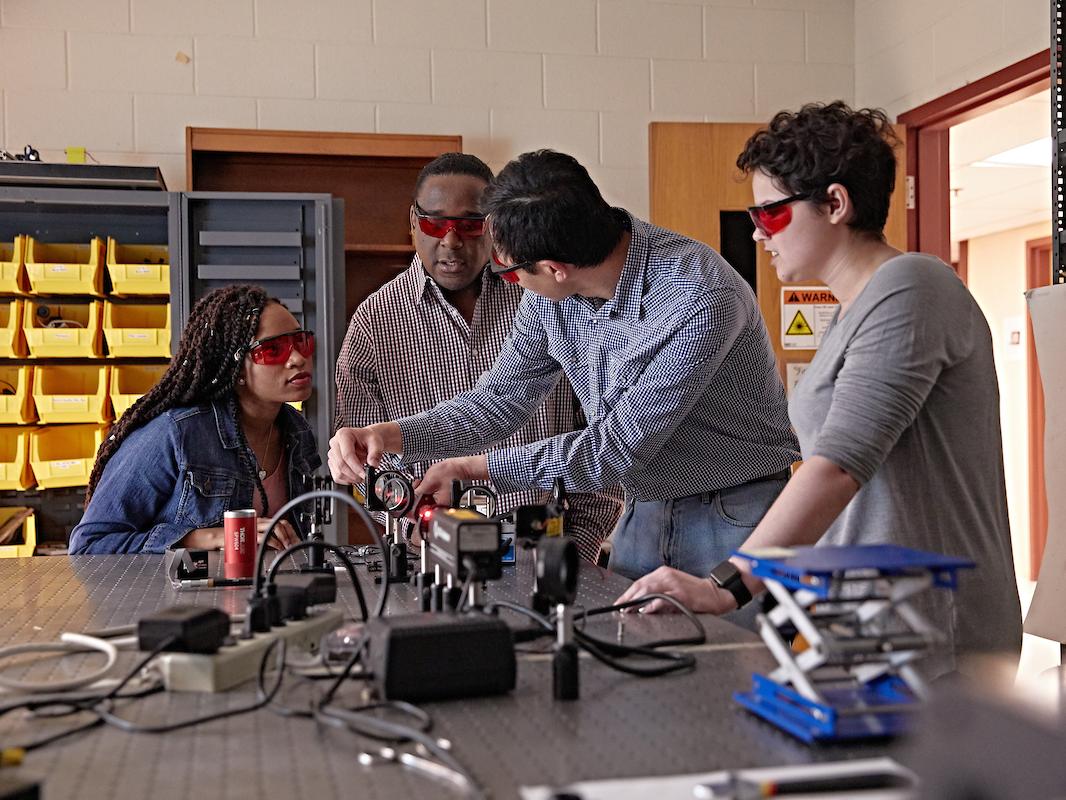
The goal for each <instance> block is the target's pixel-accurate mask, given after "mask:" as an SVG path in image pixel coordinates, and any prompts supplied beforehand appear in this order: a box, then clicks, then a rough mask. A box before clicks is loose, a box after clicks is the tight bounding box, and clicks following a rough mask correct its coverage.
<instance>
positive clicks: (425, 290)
mask: <svg viewBox="0 0 1066 800" xmlns="http://www.w3.org/2000/svg"><path fill="white" fill-rule="evenodd" d="M404 275H405V277H407V278H408V279H409V280H408V282H407V288H408V290H409V292H410V298H411V302H412V303H413V304H414V305H415V307H416V308H417V307H418V306H420V305H422V303H423V302H424V301H425V300H426V298H427V297H429V298H432V299H433V300H435V301H436V302H438V303H447V302H448V301H447V300H445V299H444V294H443V293H442V292H441V289H440V287H439V286H438V285H437V284H436V282H435V281H434V280H433V279H432V278H431V277H429V273H428V272H426V270H425V269H424V268H423V267H422V259H420V258H419V257H418V253H415V255H414V257H412V259H411V266H410V267H408V268H407V270H405V272H404ZM498 285H503V286H506V285H507V284H506V282H505V281H504V280H503V279H502V278H500V277H499V276H498V275H496V274H494V273H493V272H492V270H491V269H484V268H483V269H482V270H481V297H484V296H485V293H486V292H489V291H492V290H493V289H495V288H496V287H497V286H498ZM478 302H481V298H480V297H479V298H478Z"/></svg>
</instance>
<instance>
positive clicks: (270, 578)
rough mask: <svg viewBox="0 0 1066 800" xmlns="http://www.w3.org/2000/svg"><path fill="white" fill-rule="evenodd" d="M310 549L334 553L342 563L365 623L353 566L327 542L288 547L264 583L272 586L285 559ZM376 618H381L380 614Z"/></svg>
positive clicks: (366, 617) (282, 552)
mask: <svg viewBox="0 0 1066 800" xmlns="http://www.w3.org/2000/svg"><path fill="white" fill-rule="evenodd" d="M312 547H322V548H325V549H326V550H328V551H329V552H331V553H335V554H336V555H337V556H339V557H340V559H341V561H343V562H344V568H345V569H346V570H347V571H348V577H349V578H351V581H352V588H354V589H355V599H356V600H357V601H358V602H359V611H360V613H361V614H362V615H363V622H366V621H367V620H368V619H369V618H370V617H369V614H367V610H366V598H365V597H364V596H363V587H362V586H361V585H360V583H359V578H358V576H357V575H356V574H355V565H353V564H352V562H351V559H349V558H348V556H347V555H345V554H344V551H342V550H341V549H340V548H339V547H337V545H335V544H330V543H329V542H312V541H302V542H297V543H296V544H291V545H289V546H288V547H286V548H285V549H284V550H282V551H281V553H279V554H278V557H277V558H275V559H274V563H273V564H271V565H270V571H269V572H268V573H267V577H266V583H267V584H272V583H273V582H274V579H275V577H277V572H278V567H280V566H281V562H282V561H284V560H285V558H286V557H288V556H292V555H293V554H294V553H298V552H299V551H300V550H310V549H311V548H312ZM378 616H381V615H380V613H379V614H378Z"/></svg>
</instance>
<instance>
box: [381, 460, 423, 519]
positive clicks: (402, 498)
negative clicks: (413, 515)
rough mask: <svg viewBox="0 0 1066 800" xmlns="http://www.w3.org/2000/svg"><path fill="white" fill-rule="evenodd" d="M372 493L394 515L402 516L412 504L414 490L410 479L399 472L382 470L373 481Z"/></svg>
mask: <svg viewBox="0 0 1066 800" xmlns="http://www.w3.org/2000/svg"><path fill="white" fill-rule="evenodd" d="M374 494H375V495H376V496H377V498H378V500H380V501H381V504H382V505H383V506H384V507H385V511H387V512H388V513H389V514H391V515H392V516H394V517H399V516H403V515H404V514H406V513H407V512H408V511H410V510H411V506H413V505H414V500H415V490H414V487H413V486H412V485H411V479H410V478H408V477H407V476H406V475H404V474H402V473H399V472H392V471H390V472H383V473H382V474H381V475H379V476H378V478H377V479H376V480H375V481H374Z"/></svg>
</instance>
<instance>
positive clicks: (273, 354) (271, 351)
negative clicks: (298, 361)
mask: <svg viewBox="0 0 1066 800" xmlns="http://www.w3.org/2000/svg"><path fill="white" fill-rule="evenodd" d="M293 350H295V351H296V352H297V353H299V354H300V355H301V356H303V357H304V358H310V357H311V356H313V355H314V354H315V335H314V333H312V332H311V331H291V332H290V333H279V334H278V335H277V336H268V337H267V338H266V339H259V340H257V341H254V342H252V343H251V344H250V345H248V355H249V356H250V357H251V359H252V363H253V364H266V365H268V366H276V365H278V364H284V363H285V362H286V361H288V360H289V356H291V355H292V351H293Z"/></svg>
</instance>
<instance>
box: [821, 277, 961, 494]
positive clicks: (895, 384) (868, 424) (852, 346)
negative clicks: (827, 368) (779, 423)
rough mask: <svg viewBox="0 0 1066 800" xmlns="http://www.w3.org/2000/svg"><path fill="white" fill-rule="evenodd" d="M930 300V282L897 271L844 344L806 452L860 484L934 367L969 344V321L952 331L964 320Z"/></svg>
mask: <svg viewBox="0 0 1066 800" xmlns="http://www.w3.org/2000/svg"><path fill="white" fill-rule="evenodd" d="M937 307H938V298H937V294H936V291H935V284H930V283H929V282H922V281H909V282H908V281H907V280H906V275H903V276H901V279H900V281H899V283H898V285H897V286H895V287H893V288H892V289H891V290H890V291H888V292H886V294H885V296H884V297H883V298H882V299H881V300H880V301H879V302H878V303H877V304H876V305H874V306H873V307H872V308H871V309H869V310H868V312H867V314H866V316H865V317H864V319H863V320H862V321H861V322H860V324H859V325H858V327H857V329H856V331H855V334H854V336H853V337H852V339H851V341H850V342H849V344H848V346H847V349H846V351H845V353H844V363H843V366H842V367H841V369H840V371H839V373H838V374H837V377H836V381H835V383H834V386H833V400H832V404H831V405H830V408H829V413H828V414H827V415H826V420H825V425H824V426H823V427H822V430H821V432H820V433H819V435H818V438H817V440H816V442H815V444H814V447H813V448H812V451H811V454H812V455H817V456H822V457H824V458H827V459H828V460H830V461H832V462H833V463H834V464H836V465H837V466H839V467H840V468H841V469H843V470H845V471H846V472H847V473H848V474H849V475H851V476H852V477H853V478H854V479H855V480H856V481H857V482H858V483H859V484H860V485H862V484H865V483H867V482H868V481H869V480H870V479H871V478H872V477H873V475H874V473H875V472H876V471H877V469H878V468H879V467H880V466H881V464H883V463H884V461H885V459H886V458H887V457H888V454H889V453H890V452H891V450H892V448H893V447H894V446H895V445H896V442H897V441H899V438H900V436H902V435H903V432H904V431H905V430H907V428H908V427H910V425H911V424H912V423H913V422H914V420H915V418H916V417H917V416H918V414H919V412H920V411H921V408H922V406H923V405H924V404H925V402H926V399H927V398H928V397H929V393H930V392H931V391H933V387H934V386H935V385H936V382H937V379H938V378H939V376H940V374H941V373H942V372H943V371H944V370H945V369H946V368H947V367H949V366H951V364H953V363H956V362H957V361H958V360H960V359H961V358H964V357H965V356H966V355H967V354H968V352H969V349H970V348H971V347H972V341H971V339H970V330H969V329H968V323H966V324H965V326H966V327H967V329H966V330H959V326H960V325H962V324H963V323H961V322H960V321H959V319H957V318H954V317H953V315H950V314H943V313H938V312H937ZM967 319H968V318H967Z"/></svg>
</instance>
